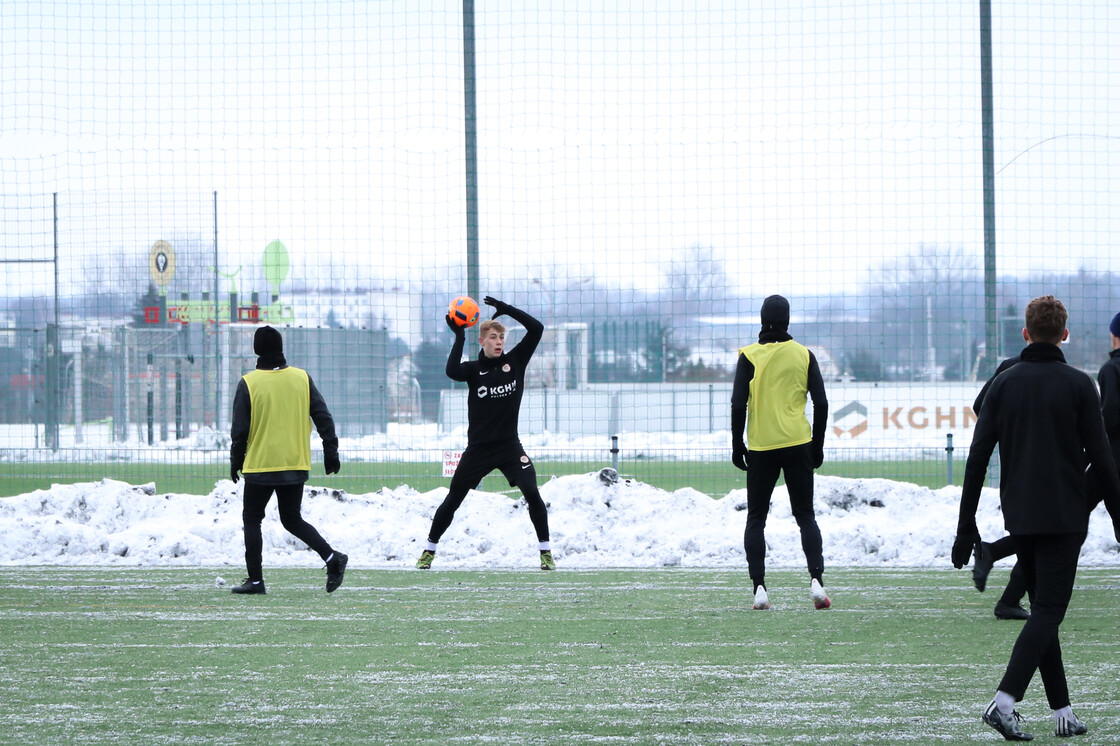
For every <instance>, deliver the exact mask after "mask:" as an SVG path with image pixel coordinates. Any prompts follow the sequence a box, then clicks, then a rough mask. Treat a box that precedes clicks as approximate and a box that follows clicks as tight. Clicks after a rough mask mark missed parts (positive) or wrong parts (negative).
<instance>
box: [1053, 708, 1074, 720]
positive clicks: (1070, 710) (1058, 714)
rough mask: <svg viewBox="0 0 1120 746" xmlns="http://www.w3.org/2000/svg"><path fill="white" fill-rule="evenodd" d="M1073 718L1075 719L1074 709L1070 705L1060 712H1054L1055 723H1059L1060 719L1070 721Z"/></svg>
mask: <svg viewBox="0 0 1120 746" xmlns="http://www.w3.org/2000/svg"><path fill="white" fill-rule="evenodd" d="M1071 717H1073V707H1071V706H1070V705H1066V706H1065V707H1063V708H1062V709H1060V710H1054V720H1055V721H1057V720H1058V719H1059V718H1066V719H1067V720H1068V719H1069V718H1071Z"/></svg>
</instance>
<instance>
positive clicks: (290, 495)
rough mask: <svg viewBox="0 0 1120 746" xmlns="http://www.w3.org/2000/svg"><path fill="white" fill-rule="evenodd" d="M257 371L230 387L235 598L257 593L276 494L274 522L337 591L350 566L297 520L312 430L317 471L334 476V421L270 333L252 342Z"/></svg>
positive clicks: (260, 332) (260, 587)
mask: <svg viewBox="0 0 1120 746" xmlns="http://www.w3.org/2000/svg"><path fill="white" fill-rule="evenodd" d="M253 352H255V353H256V354H257V368H256V370H254V371H252V372H250V373H246V374H245V375H244V376H242V377H241V380H240V381H239V382H238V383H237V391H236V393H235V394H234V396H233V424H232V426H231V427H230V441H231V443H230V449H229V478H230V479H232V480H233V481H234V482H237V480H238V475H237V472H238V471H240V472H241V473H242V474H243V475H244V476H245V496H244V501H245V503H244V509H243V511H242V514H241V516H242V521H243V523H244V529H245V567H246V569H247V570H248V571H249V577H247V578H246V579H245V582H244V583H242V584H241V585H239V586H236V587H235V588H233V589H232V590H233V592H234V593H264V592H265V587H264V574H263V572H262V570H261V550H262V546H263V541H262V539H261V521H263V520H264V510H265V506H267V505H268V501H269V499H270V498H271V497H272V493H273V492H275V493H276V507H277V508H278V510H279V513H280V522H281V523H282V524H283V525H284V528H286V529H287V530H288V532H289V533H290V534H292V535H293V536H295V537H296V538H297V539H299V540H300V541H302V542H304V543H305V544H307V546H309V547H311V549H313V550H314V551H315V552H317V553H318V554H319V556H320V557H322V558H323V561H324V562H325V563H326V564H327V593H333V592H334V591H335V590H336V589H337V588H338V587H339V586H340V585H342V576H343V573H345V572H346V562H347V560H348V559H349V557H347V556H346V555H345V554H343V553H342V552H336V551H335V550H333V549H331V545H330V544H328V543H327V541H326V540H325V539H324V538H323V537H322V536H320V535H319V532H318V531H316V530H315V527H314V526H312V525H311V524H310V523H308V522H307V521H305V520H303V516H302V515H301V514H300V505H301V503H302V502H303V485H304V483H305V482H306V481H307V477H308V473H309V471H310V469H311V422H312V421H314V422H315V429H316V430H317V431H318V432H319V437H320V438H321V439H322V441H323V467H324V469H325V470H326V472H327V474H337V473H338V470H339V466H340V464H339V460H338V438H337V437H335V433H334V419H333V418H332V417H331V413H330V411H329V410H328V409H327V403H326V402H325V401H323V396H322V395H321V394H320V393H319V390H318V389H317V388H315V382H314V381H312V380H311V376H309V375H308V374H307V372H306V371H304V370H301V369H300V368H293V367H291V366H290V365H288V363H287V361H286V360H285V359H284V340H283V338H282V337H281V336H280V332H278V331H276V330H275V329H273V328H272V327H271V326H262V327H261V328H260V329H257V332H256V334H255V335H254V336H253Z"/></svg>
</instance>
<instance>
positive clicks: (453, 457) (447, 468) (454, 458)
mask: <svg viewBox="0 0 1120 746" xmlns="http://www.w3.org/2000/svg"><path fill="white" fill-rule="evenodd" d="M462 457H463V452H462V451H444V452H443V476H445V477H453V476H455V470H456V469H458V468H459V459H460V458H462Z"/></svg>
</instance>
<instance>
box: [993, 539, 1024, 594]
mask: <svg viewBox="0 0 1120 746" xmlns="http://www.w3.org/2000/svg"><path fill="white" fill-rule="evenodd" d="M991 552H992V561H993V562H998V561H999V560H1001V559H1003V558H1004V557H1010V556H1012V555H1013V554H1015V539H1014V538H1012V537H1010V536H1004V537H1003V538H1002V539H996V540H995V541H993V542H992V544H991ZM1025 595H1027V577H1026V574H1025V573H1024V572H1023V568H1022V567H1021V566H1020V565H1019V563H1018V562H1016V563H1015V564H1014V565H1013V566H1012V568H1011V575H1010V576H1009V577H1008V578H1007V587H1005V588H1004V589H1003V595H1002V596H1000V599H999V600H1000V602H1001V603H1005V604H1007V605H1008V606H1018V605H1019V603H1020V602H1021V601H1022V600H1023V596H1025Z"/></svg>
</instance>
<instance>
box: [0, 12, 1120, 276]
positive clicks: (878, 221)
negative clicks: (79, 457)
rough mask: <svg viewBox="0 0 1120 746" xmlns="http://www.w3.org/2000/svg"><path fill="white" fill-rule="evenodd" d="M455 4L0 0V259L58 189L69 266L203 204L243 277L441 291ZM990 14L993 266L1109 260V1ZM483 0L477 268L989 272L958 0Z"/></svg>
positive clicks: (459, 49)
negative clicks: (275, 274) (691, 261)
mask: <svg viewBox="0 0 1120 746" xmlns="http://www.w3.org/2000/svg"><path fill="white" fill-rule="evenodd" d="M555 6H562V7H561V8H559V9H558V8H557V7H555ZM790 6H792V7H790ZM461 10H462V4H461V2H458V1H456V2H392V3H390V2H329V1H328V2H291V3H286V2H267V3H263V2H258V1H257V0H253V1H248V0H231V1H229V2H131V3H130V2H111V3H107V2H97V1H94V0H71V1H68V2H25V1H24V0H5V2H4V3H3V4H2V5H0V171H2V173H3V184H2V187H0V250H2V251H3V257H2V258H4V259H9V260H10V259H12V258H33V257H40V256H42V255H43V252H44V251H49V250H50V246H51V240H52V239H51V227H50V212H49V205H50V195H51V194H52V193H54V192H58V193H59V194H60V197H59V200H60V203H61V204H62V205H63V208H64V209H63V210H62V211H61V215H62V218H61V220H60V230H61V233H62V239H61V242H62V244H63V246H62V249H61V251H62V254H63V256H64V257H71V256H74V255H79V256H90V255H93V256H96V257H101V258H100V259H98V261H102V262H103V261H106V260H105V259H104V257H106V256H111V257H114V259H119V261H120V262H121V263H124V264H132V263H135V264H136V265H137V266H140V267H143V266H146V262H147V251H148V247H149V246H150V245H151V244H152V243H153V242H154V241H155V240H157V239H167V240H171V241H173V242H180V245H186V243H184V241H186V242H189V240H191V239H198V240H200V241H201V242H202V245H204V246H209V245H211V244H212V241H213V211H214V209H213V204H212V193H213V192H214V191H217V192H218V223H219V247H220V259H219V263H220V264H222V265H223V269H225V270H227V271H229V270H233V269H236V267H237V266H242V265H243V266H244V267H245V269H244V273H243V275H242V277H243V278H244V280H245V281H246V282H249V281H251V280H252V278H253V277H254V276H259V269H257V267H258V266H259V259H260V255H261V254H262V253H263V250H264V247H265V246H266V245H267V243H268V242H269V241H271V240H273V239H280V240H282V241H283V242H284V243H285V245H287V246H288V248H289V250H290V251H291V254H292V262H293V266H294V269H293V274H298V275H301V276H304V277H306V278H308V279H311V280H319V281H322V280H324V279H326V280H329V281H331V282H333V283H335V284H337V285H338V286H339V287H342V288H345V287H347V286H348V285H353V284H355V283H360V282H362V281H365V280H366V278H376V279H378V280H381V281H383V282H384V283H385V285H386V286H394V285H396V286H401V287H405V288H412V289H415V288H417V287H419V286H420V284H422V283H425V282H431V281H444V282H449V283H451V285H452V286H454V285H455V284H456V283H461V280H462V277H463V274H464V271H463V266H464V260H463V257H464V254H465V245H466V227H465V219H464V207H465V199H464V193H465V177H464V171H465V168H464V152H463V140H464V135H463V114H464V104H463V82H462V59H463V41H462V29H461ZM992 12H993V47H994V56H995V61H994V84H995V133H996V147H995V161H996V167H997V169H1000V171H999V176H998V177H997V180H996V186H997V190H998V194H997V230H998V234H997V248H998V251H999V256H1000V269H1001V271H1007V272H1010V271H1024V270H1031V271H1036V272H1056V271H1066V270H1068V269H1071V268H1085V269H1088V270H1092V271H1102V272H1104V271H1111V272H1116V271H1120V259H1118V258H1117V256H1120V251H1117V250H1116V249H1115V247H1114V245H1113V244H1114V243H1115V241H1114V239H1115V238H1116V237H1117V235H1118V232H1120V222H1118V221H1120V188H1117V187H1116V184H1117V181H1116V180H1117V179H1120V177H1118V176H1116V174H1120V132H1117V131H1116V129H1115V126H1116V125H1115V123H1116V122H1117V121H1120V88H1118V87H1120V53H1118V52H1117V51H1116V49H1117V47H1118V45H1116V44H1115V43H1114V42H1115V39H1117V38H1120V3H1116V2H1109V1H1108V0H1095V1H1093V2H1080V1H1074V0H1057V1H1055V2H1045V3H1042V2H1038V0H1015V1H1008V2H998V3H993V11H992ZM475 13H476V18H475V20H476V46H477V64H478V69H477V86H478V97H477V102H478V128H479V136H478V146H479V157H480V165H479V197H480V211H481V218H480V223H481V225H480V238H481V252H482V264H483V275H484V276H486V275H488V274H495V273H500V274H502V275H504V276H512V277H524V278H532V277H548V278H553V279H555V280H557V281H561V282H567V281H568V278H580V277H587V276H594V277H595V278H596V280H597V281H598V282H599V283H602V284H603V285H610V284H618V285H620V286H622V287H643V288H649V287H654V286H656V285H657V284H658V282H659V281H660V280H661V278H663V277H664V276H665V275H666V274H669V273H678V272H682V271H686V270H687V266H685V265H686V262H682V257H684V256H686V251H685V250H687V249H689V247H704V248H705V250H709V249H710V251H711V253H712V255H713V256H714V257H715V258H716V259H718V260H720V261H722V262H723V263H724V264H725V266H726V267H727V269H728V270H730V273H729V274H730V276H731V277H732V278H734V281H735V282H736V283H738V285H739V289H741V290H742V291H744V292H746V293H751V292H752V291H753V292H755V294H756V295H758V294H764V293H759V291H758V289H759V288H777V289H783V290H787V291H794V292H796V291H799V290H805V291H809V290H812V291H818V292H827V291H830V290H831V291H836V290H840V289H844V288H849V287H855V286H857V285H858V284H859V283H861V282H864V281H866V280H867V279H868V276H869V270H872V269H874V268H875V267H877V266H880V265H882V264H883V263H884V262H889V261H891V260H892V259H893V258H896V257H900V256H901V257H907V256H910V255H913V254H914V253H915V252H917V251H918V247H919V246H920V245H925V246H930V245H937V246H943V247H956V249H957V250H958V251H960V252H962V253H963V254H964V255H965V256H966V257H972V258H974V259H975V261H976V262H977V264H979V262H980V257H981V256H982V251H983V232H982V231H983V212H982V209H983V208H982V192H981V188H982V170H981V158H980V147H981V140H980V134H981V113H980V63H979V42H980V40H979V3H978V2H975V1H970V2H949V1H948V0H939V1H938V2H930V1H929V0H908V1H906V0H867V1H865V2H853V1H852V0H820V1H818V2H801V3H797V2H794V3H790V2H789V1H788V0H764V1H757V2H756V1H754V0H749V1H742V0H740V1H739V2H732V1H731V0H728V1H726V2H718V1H717V2H706V3H696V2H695V1H694V0H682V1H680V2H677V1H673V2H648V3H634V2H612V1H611V0H606V1H604V0H593V1H590V2H588V1H581V2H564V3H546V2H540V3H517V4H511V3H505V2H503V3H493V2H481V1H480V2H476V5H475ZM1110 125H1111V128H1110ZM674 256H676V257H677V258H678V261H677V263H676V264H672V263H671V260H672V258H673V257H674ZM181 261H182V262H184V264H186V263H189V262H190V261H194V262H195V263H196V264H198V263H200V262H201V263H202V264H212V263H213V262H212V261H210V260H207V261H202V260H199V259H189V258H184V259H182V260H181ZM74 264H78V262H77V261H75V262H74ZM32 271H33V270H32V269H31V268H29V267H28V266H27V265H12V264H7V265H0V273H4V275H3V279H4V280H5V283H4V284H5V285H7V286H9V287H12V286H19V285H24V286H26V285H27V284H29V283H28V281H27V278H28V274H27V273H29V272H32ZM35 271H38V270H35ZM65 271H70V270H69V269H67V270H65ZM184 271H186V270H184ZM14 272H18V273H21V274H20V276H19V277H18V278H14V277H13V273H14ZM254 272H257V275H253V273H254ZM36 277H38V275H37V276H36ZM21 278H22V279H21ZM31 284H33V283H31Z"/></svg>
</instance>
